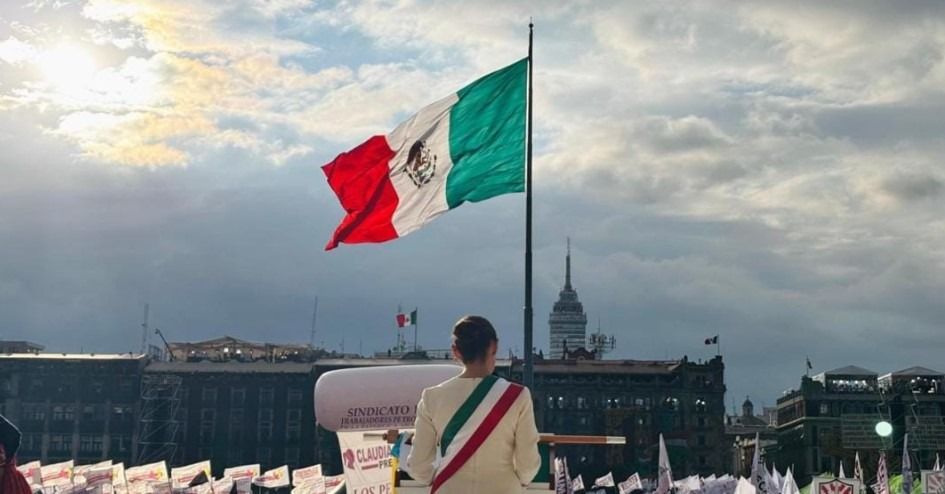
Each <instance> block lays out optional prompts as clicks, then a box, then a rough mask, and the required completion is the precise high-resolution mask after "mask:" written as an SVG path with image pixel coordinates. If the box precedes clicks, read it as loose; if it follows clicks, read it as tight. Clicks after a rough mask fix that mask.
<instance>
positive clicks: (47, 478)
mask: <svg viewBox="0 0 945 494" xmlns="http://www.w3.org/2000/svg"><path fill="white" fill-rule="evenodd" d="M73 465H74V463H73V461H72V460H69V461H64V462H62V463H55V464H52V465H44V466H41V467H39V472H40V476H41V478H42V485H43V487H56V486H62V485H72V466H73Z"/></svg>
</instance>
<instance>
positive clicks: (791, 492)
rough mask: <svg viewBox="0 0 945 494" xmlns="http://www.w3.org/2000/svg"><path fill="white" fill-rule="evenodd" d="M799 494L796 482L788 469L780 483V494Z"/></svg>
mask: <svg viewBox="0 0 945 494" xmlns="http://www.w3.org/2000/svg"><path fill="white" fill-rule="evenodd" d="M800 492H801V490H800V489H798V488H797V481H795V480H794V474H793V473H791V469H790V468H788V470H787V473H786V474H784V482H782V483H781V494H799V493H800Z"/></svg>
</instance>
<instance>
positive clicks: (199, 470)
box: [17, 460, 345, 494]
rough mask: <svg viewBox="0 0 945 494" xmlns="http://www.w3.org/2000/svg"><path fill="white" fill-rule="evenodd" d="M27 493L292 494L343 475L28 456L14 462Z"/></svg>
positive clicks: (312, 469) (322, 492) (330, 491)
mask: <svg viewBox="0 0 945 494" xmlns="http://www.w3.org/2000/svg"><path fill="white" fill-rule="evenodd" d="M17 469H18V470H19V471H20V472H21V473H22V474H23V476H24V477H26V480H27V482H29V484H30V487H31V489H32V491H33V492H36V493H43V494H253V486H254V485H255V486H257V487H260V488H263V489H280V488H286V487H292V494H338V493H339V492H341V491H343V490H344V488H345V476H344V475H335V476H325V475H323V473H322V467H321V465H313V466H309V467H305V468H299V469H296V470H292V471H291V472H290V471H289V467H288V466H286V465H283V466H281V467H279V468H274V469H272V470H268V471H265V472H261V471H260V466H259V465H258V464H257V465H241V466H238V467H230V468H227V469H225V470H224V471H223V476H222V477H220V478H214V477H213V476H212V470H211V465H210V460H206V461H201V462H198V463H194V464H191V465H185V466H182V467H177V468H172V469H171V470H170V475H168V469H167V463H166V462H163V461H160V462H156V463H151V464H148V465H140V466H136V467H131V468H127V469H126V468H125V466H124V464H123V463H117V464H112V461H111V460H106V461H103V462H100V463H95V464H92V465H79V466H76V465H75V464H74V462H72V461H66V462H62V463H54V464H51V465H41V464H40V462H38V461H32V462H29V463H24V464H23V465H19V466H17Z"/></svg>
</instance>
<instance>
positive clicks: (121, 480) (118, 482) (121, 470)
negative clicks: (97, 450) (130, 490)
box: [112, 463, 128, 486]
mask: <svg viewBox="0 0 945 494" xmlns="http://www.w3.org/2000/svg"><path fill="white" fill-rule="evenodd" d="M112 485H113V486H125V485H128V482H127V481H126V480H125V464H124V463H119V464H117V465H112Z"/></svg>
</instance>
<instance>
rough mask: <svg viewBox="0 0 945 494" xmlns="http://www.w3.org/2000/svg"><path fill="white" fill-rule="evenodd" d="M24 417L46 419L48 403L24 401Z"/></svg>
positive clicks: (25, 418)
mask: <svg viewBox="0 0 945 494" xmlns="http://www.w3.org/2000/svg"><path fill="white" fill-rule="evenodd" d="M23 418H24V420H36V421H43V420H46V404H44V403H24V404H23Z"/></svg>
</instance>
